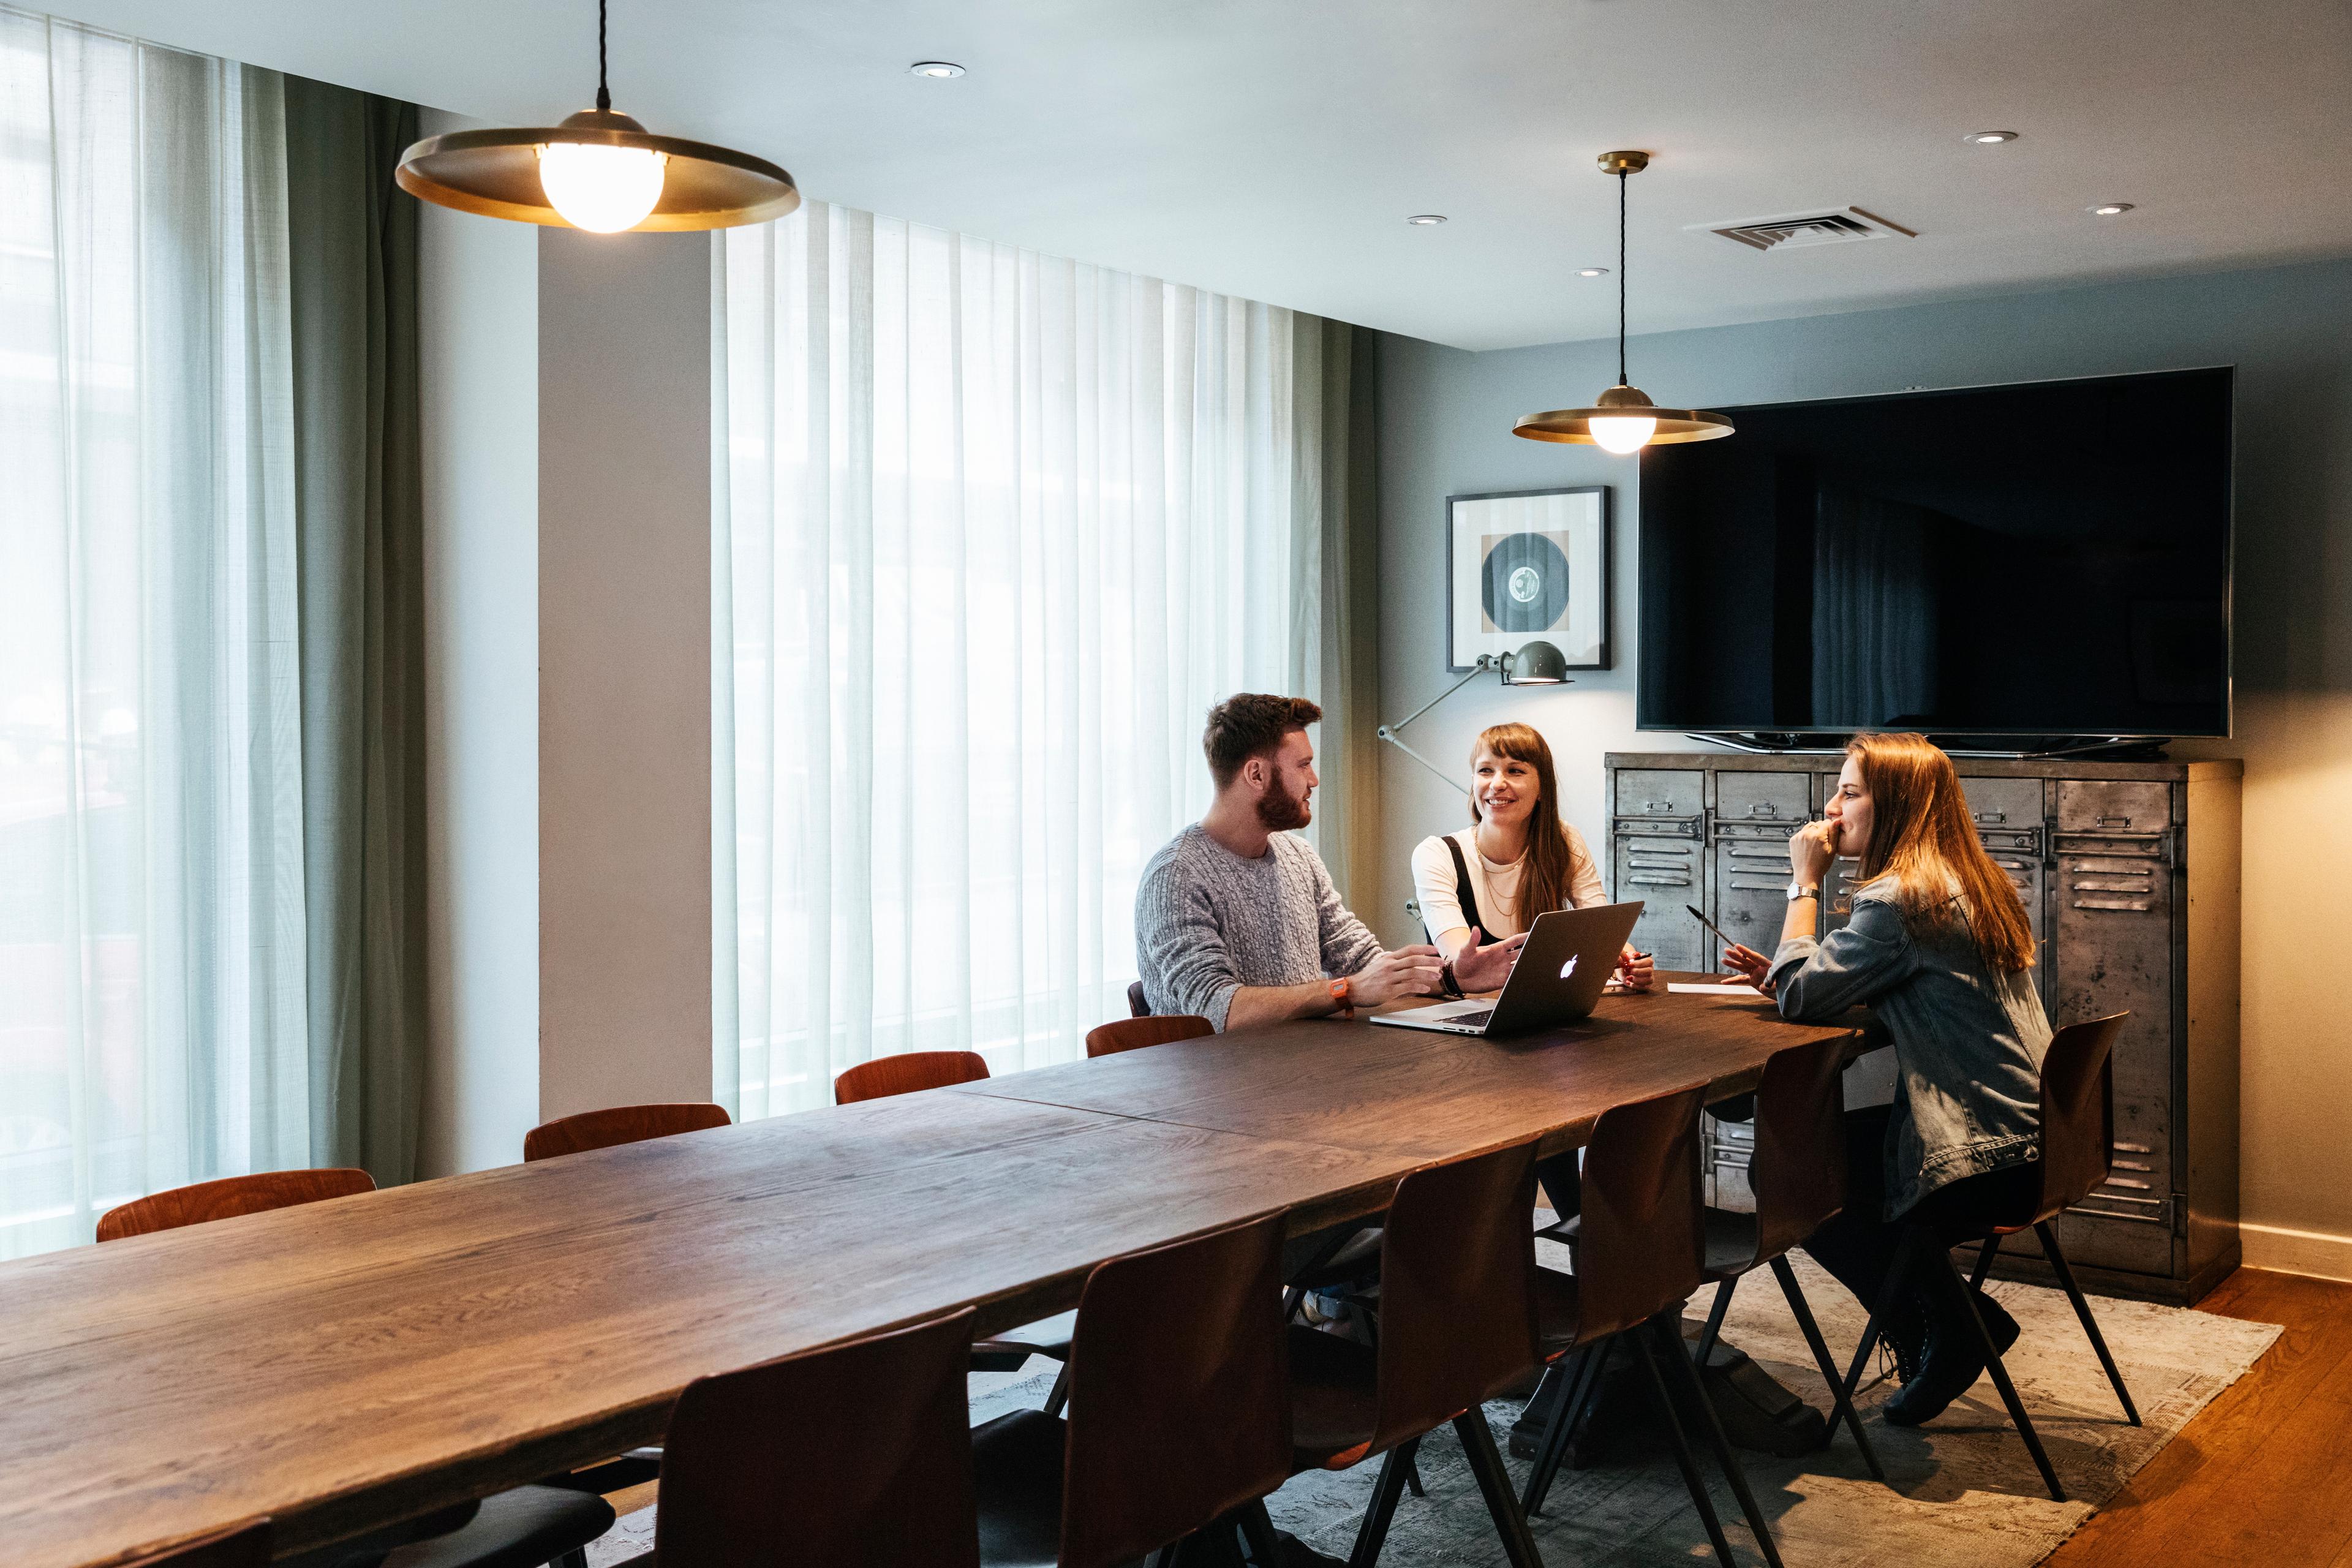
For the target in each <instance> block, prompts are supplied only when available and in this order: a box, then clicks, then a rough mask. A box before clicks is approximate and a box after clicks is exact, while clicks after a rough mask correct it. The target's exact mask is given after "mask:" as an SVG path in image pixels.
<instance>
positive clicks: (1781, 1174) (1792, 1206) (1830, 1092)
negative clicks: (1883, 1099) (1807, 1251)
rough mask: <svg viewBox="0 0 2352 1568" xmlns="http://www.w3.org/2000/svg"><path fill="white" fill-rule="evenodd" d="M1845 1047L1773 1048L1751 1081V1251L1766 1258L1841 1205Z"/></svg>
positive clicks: (1830, 1043)
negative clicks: (1759, 1073) (1753, 1134)
mask: <svg viewBox="0 0 2352 1568" xmlns="http://www.w3.org/2000/svg"><path fill="white" fill-rule="evenodd" d="M1845 1047H1846V1042H1845V1041H1844V1040H1843V1039H1841V1038H1836V1037H1832V1038H1830V1039H1826V1040H1815V1041H1813V1042H1812V1043H1811V1045H1803V1046H1790V1047H1788V1048H1787V1049H1785V1050H1779V1051H1775V1052H1773V1053H1772V1055H1771V1057H1770V1058H1769V1059H1767V1060H1766V1062H1765V1063H1764V1078H1763V1081H1762V1082H1760V1083H1759V1084H1758V1085H1757V1086H1756V1121H1755V1131H1756V1152H1755V1156H1754V1158H1753V1159H1752V1160H1751V1161H1750V1163H1749V1164H1748V1184H1749V1185H1750V1186H1752V1187H1753V1188H1754V1189H1755V1192H1756V1257H1755V1259H1754V1261H1756V1262H1758V1263H1769V1262H1770V1261H1771V1260H1772V1259H1773V1258H1778V1257H1780V1255H1781V1254H1782V1253H1784V1252H1786V1251H1788V1250H1789V1248H1790V1247H1794V1246H1796V1245H1797V1244H1798V1243H1800V1242H1801V1241H1803V1240H1804V1239H1805V1238H1806V1237H1809V1236H1811V1235H1812V1234H1813V1232H1815V1231H1817V1230H1819V1229H1821V1227H1822V1226H1824V1225H1827V1224H1828V1223H1829V1222H1830V1220H1831V1218H1832V1216H1834V1215H1836V1214H1837V1212H1838V1210H1840V1209H1842V1208H1843V1207H1844V1206H1845V1076H1844V1075H1845Z"/></svg>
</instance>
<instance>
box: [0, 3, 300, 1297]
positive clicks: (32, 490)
mask: <svg viewBox="0 0 2352 1568" xmlns="http://www.w3.org/2000/svg"><path fill="white" fill-rule="evenodd" d="M282 115H283V95H282V82H281V79H279V78H278V77H277V76H275V75H274V74H272V73H268V72H259V71H248V70H247V69H246V68H242V67H239V66H236V65H233V64H229V63H227V62H224V61H219V60H212V59H205V58H200V57H196V56H192V55H186V54H182V53H178V52H176V51H173V50H169V49H160V48H153V47H146V46H142V45H139V44H136V43H132V42H131V41H128V40H125V39H121V38H117V37H110V36H109V35H105V34H100V33H95V32H91V31H88V30H85V29H82V28H78V27H74V26H69V25H67V24H64V23H61V22H54V21H50V20H48V19H47V18H44V17H39V16H30V15H27V14H26V13H23V12H19V11H14V10H9V9H6V8H5V7H0V1257H14V1256H18V1255H21V1254H24V1253H28V1252H36V1251H39V1250H42V1249H45V1248H47V1247H58V1246H62V1245H65V1244H67V1243H68V1242H73V1241H81V1240H87V1239H88V1238H89V1234H90V1229H91V1225H92V1221H93V1216H94V1215H95V1214H96V1213H97V1212H99V1211H100V1210H102V1209H104V1208H106V1207H107V1206H109V1205H112V1204H114V1203H117V1202H120V1201H122V1200H123V1199H126V1198H129V1197H132V1196H136V1195H138V1194H142V1193H146V1192H149V1191H152V1190H154V1189H156V1188H158V1187H163V1186H169V1185H173V1184H177V1183H181V1182H186V1181H191V1180H198V1179H203V1178H205V1177H209V1176H214V1175H220V1174H226V1173H232V1172H237V1171H245V1170H250V1169H255V1168H265V1167H268V1166H273V1165H299V1164H304V1163H308V1161H309V1155H310V1142H309V1127H310V1112H309V1106H308V1095H309V1069H308V1066H307V1063H306V1057H305V1035H306V1030H305V1024H304V1008H305V1005H306V989H305V980H304V967H303V966H304V893H303V886H302V882H303V865H302V804H301V789H302V784H301V757H300V751H299V742H300V721H299V712H298V711H297V705H298V700H299V672H298V670H297V668H296V662H297V656H298V634H299V625H298V621H299V616H298V610H297V605H298V600H297V585H296V582H295V569H296V565H297V562H296V554H297V551H296V543H295V506H294V500H293V468H292V461H291V456H290V453H289V450H288V447H289V445H290V440H289V406H290V404H291V397H292V394H291V374H290V370H289V356H290V341H291V340H290V330H289V302H288V288H287V242H286V226H287V216H286V190H285V176H284V166H283V156H282V148H283V142H284V134H283V124H282Z"/></svg>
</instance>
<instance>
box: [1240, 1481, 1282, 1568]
mask: <svg viewBox="0 0 2352 1568" xmlns="http://www.w3.org/2000/svg"><path fill="white" fill-rule="evenodd" d="M1240 1522H1241V1527H1242V1540H1243V1541H1244V1542H1247V1543H1248V1545H1249V1554H1250V1562H1251V1563H1252V1565H1253V1568H1282V1542H1280V1541H1279V1540H1278V1539H1276V1536H1275V1533H1274V1520H1273V1518H1272V1516H1271V1515H1269V1514H1268V1513H1267V1512H1266V1511H1265V1499H1263V1498H1260V1499H1259V1500H1257V1501H1255V1502H1253V1503H1244V1505H1243V1506H1242V1508H1241V1510H1240Z"/></svg>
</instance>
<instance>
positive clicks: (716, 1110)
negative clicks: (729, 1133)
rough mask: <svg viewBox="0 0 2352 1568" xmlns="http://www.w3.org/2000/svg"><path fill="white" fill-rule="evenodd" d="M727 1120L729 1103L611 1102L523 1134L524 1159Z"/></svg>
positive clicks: (610, 1145) (660, 1135) (548, 1157)
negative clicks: (623, 1103) (635, 1103)
mask: <svg viewBox="0 0 2352 1568" xmlns="http://www.w3.org/2000/svg"><path fill="white" fill-rule="evenodd" d="M729 1124H730V1122H729V1118H728V1115H727V1108H726V1107H725V1106H723V1105H706V1104H703V1103H702V1102H700V1101H698V1100H690V1101H688V1102H686V1103H684V1104H678V1105H614V1106H607V1107H606V1108H605V1109H604V1110H583V1111H581V1112H579V1113H578V1114H577V1115H573V1116H562V1117H558V1118H557V1119H556V1120H555V1121H550V1122H546V1123H543V1124H542V1125H541V1126H538V1127H534V1128H532V1129H531V1130H530V1131H528V1132H526V1133H524V1134H523V1135H522V1158H523V1163H525V1164H529V1163H531V1162H532V1161H534V1160H552V1159H554V1158H555V1157H556V1156H557V1155H558V1154H584V1153H586V1152H588V1151H589V1150H591V1149H610V1148H613V1147H614V1146H616V1145H618V1144H622V1143H642V1142H645V1141H646V1140H647V1139H648V1138H669V1137H673V1136H675V1135H677V1133H680V1132H700V1131H703V1130H704V1129H705V1128H709V1127H725V1126H728V1125H729Z"/></svg>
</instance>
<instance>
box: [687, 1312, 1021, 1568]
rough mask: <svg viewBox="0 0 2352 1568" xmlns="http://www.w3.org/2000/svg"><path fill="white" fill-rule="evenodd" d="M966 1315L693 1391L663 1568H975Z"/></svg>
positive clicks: (700, 1381) (719, 1379) (715, 1380)
mask: <svg viewBox="0 0 2352 1568" xmlns="http://www.w3.org/2000/svg"><path fill="white" fill-rule="evenodd" d="M970 1349H971V1312H970V1311H969V1310H965V1311H961V1312H957V1313H954V1314H952V1315H950V1316H948V1317H943V1318H935V1319H933V1320H931V1321H929V1322H925V1323H919V1324H917V1325H915V1326H914V1327H912V1328H908V1329H899V1330H897V1331H894V1332H890V1333H886V1334H874V1335H871V1336H869V1337H867V1338H865V1339H857V1340H850V1341H848V1342H845V1343H842V1344H837V1345H829V1346H827V1347H825V1348H824V1349H822V1350H814V1351H809V1352H803V1354H800V1355H794V1356H787V1357H785V1358H784V1359H782V1360H781V1361H772V1362H767V1363H762V1364H761V1365H758V1366H751V1367H745V1368H744V1369H743V1370H741V1371H740V1372H728V1373H719V1374H718V1375H717V1376H714V1377H700V1378H697V1379H695V1380H694V1382H692V1383H690V1384H687V1387H686V1392H685V1393H683V1394H679V1395H678V1396H677V1405H676V1406H674V1407H673V1408H672V1410H671V1413H670V1418H669V1434H668V1438H667V1443H666V1447H667V1450H668V1458H667V1461H666V1462H665V1464H664V1466H663V1468H662V1479H661V1491H660V1494H659V1506H658V1510H657V1511H656V1515H655V1522H654V1562H655V1563H658V1564H660V1565H661V1568H706V1565H715V1564H722V1563H723V1564H725V1565H726V1568H802V1565H803V1564H808V1563H856V1564H859V1565H860V1568H978V1564H979V1562H980V1553H979V1544H978V1542H979V1536H978V1532H977V1531H976V1529H975V1527H974V1524H973V1515H972V1487H971V1437H970V1436H969V1426H968V1425H967V1424H968V1423H969V1421H970V1419H971V1416H970V1414H969V1411H968V1408H967V1405H966V1404H965V1397H964V1369H965V1365H966V1358H967V1356H968V1355H969V1352H970Z"/></svg>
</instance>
